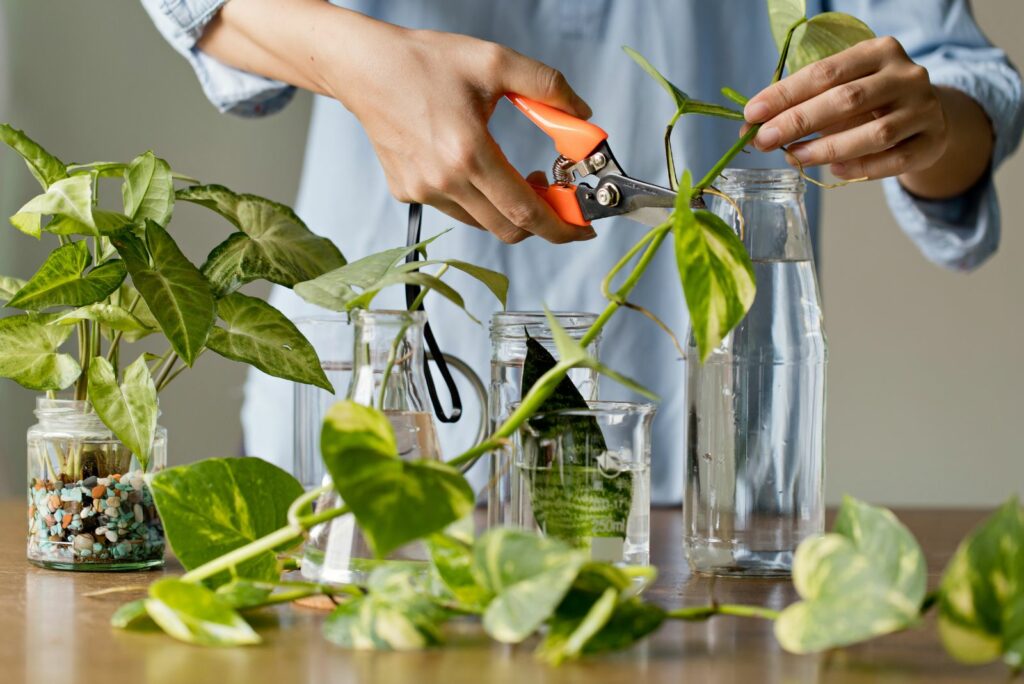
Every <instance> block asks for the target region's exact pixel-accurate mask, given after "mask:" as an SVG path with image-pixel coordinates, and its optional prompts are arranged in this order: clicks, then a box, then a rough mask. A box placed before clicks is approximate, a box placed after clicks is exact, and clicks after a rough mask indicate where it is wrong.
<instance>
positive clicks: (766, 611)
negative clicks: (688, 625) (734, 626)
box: [666, 603, 779, 622]
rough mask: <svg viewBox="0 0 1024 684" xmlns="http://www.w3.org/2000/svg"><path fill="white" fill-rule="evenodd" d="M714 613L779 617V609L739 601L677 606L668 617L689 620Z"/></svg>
mask: <svg viewBox="0 0 1024 684" xmlns="http://www.w3.org/2000/svg"><path fill="white" fill-rule="evenodd" d="M714 615H735V616H737V617H749V618H761V619H762V620H775V619H776V618H778V617H779V611H777V610H773V609H771V608H762V607H761V606H748V605H743V604H738V603H712V604H711V605H708V606H695V607H693V608H677V609H675V610H670V611H668V613H667V614H666V617H667V618H668V619H670V620H685V621H689V622H693V621H699V620H707V619H708V618H710V617H712V616H714Z"/></svg>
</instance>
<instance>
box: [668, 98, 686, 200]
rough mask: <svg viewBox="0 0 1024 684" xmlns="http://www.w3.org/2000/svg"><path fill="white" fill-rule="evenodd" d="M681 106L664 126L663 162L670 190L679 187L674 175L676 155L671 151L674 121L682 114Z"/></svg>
mask: <svg viewBox="0 0 1024 684" xmlns="http://www.w3.org/2000/svg"><path fill="white" fill-rule="evenodd" d="M683 113H684V112H683V108H682V107H680V108H679V109H677V110H676V113H675V114H673V115H672V118H671V119H669V122H668V125H667V126H665V163H666V164H667V165H668V187H669V189H671V190H678V189H679V179H678V178H677V177H676V157H675V154H673V152H672V131H673V130H675V127H676V122H677V121H679V118H680V117H681V116H682V115H683Z"/></svg>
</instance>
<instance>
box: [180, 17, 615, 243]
mask: <svg viewBox="0 0 1024 684" xmlns="http://www.w3.org/2000/svg"><path fill="white" fill-rule="evenodd" d="M288 6H289V10H288V11H287V12H284V11H283V10H281V9H278V7H279V6H276V3H274V2H272V1H271V0H232V2H229V3H227V4H226V5H225V6H224V7H223V8H222V10H221V12H220V13H219V15H218V17H217V19H216V20H215V21H214V22H212V23H211V24H210V26H209V27H208V29H207V31H206V33H205V34H204V36H203V40H202V42H201V43H200V46H201V48H202V49H203V50H204V51H207V52H209V53H211V54H212V55H213V56H214V57H217V58H218V59H220V60H221V61H225V62H227V63H229V64H232V65H233V66H241V68H248V70H250V71H256V72H257V73H261V74H263V75H266V76H269V77H271V78H278V79H281V80H285V81H288V82H290V83H294V84H296V85H299V86H301V87H306V88H309V89H312V90H315V91H317V92H320V93H322V94H325V95H329V96H331V97H334V98H335V99H337V100H338V101H340V102H341V103H342V104H343V105H344V106H345V107H346V108H347V109H349V111H351V112H352V113H353V114H354V115H355V116H356V118H358V119H359V121H360V123H361V124H362V125H363V127H364V128H365V130H366V133H367V135H368V136H369V138H370V141H371V142H372V143H373V147H374V149H375V150H376V153H377V157H378V158H379V159H380V162H381V165H382V166H383V167H384V173H385V175H386V177H387V181H388V185H389V187H390V189H391V193H392V194H393V195H394V196H395V197H396V198H397V199H399V200H400V201H403V202H421V203H423V204H429V205H431V206H434V207H436V208H438V209H440V210H441V211H443V212H445V213H447V214H448V215H450V216H452V217H454V218H456V219H458V220H459V221H463V222H464V223H468V224H470V225H473V226H477V227H480V228H484V229H486V230H488V231H490V232H491V233H493V234H494V235H495V236H496V237H497V238H498V239H500V240H502V241H503V242H507V243H515V242H520V241H521V240H523V239H525V238H527V237H529V236H530V235H539V236H540V237H543V238H544V239H546V240H548V241H550V242H555V243H564V242H571V241H574V240H587V239H590V238H593V237H595V235H596V234H595V233H594V230H593V229H592V228H590V227H589V226H588V227H579V226H574V225H570V224H568V223H565V222H564V221H562V220H561V219H560V218H559V217H558V215H557V214H556V213H555V212H554V211H553V210H552V209H551V208H550V207H549V206H548V205H547V204H546V203H545V202H544V201H543V200H541V199H540V198H539V197H538V196H537V194H536V193H535V192H534V191H533V190H532V189H531V187H530V185H529V184H528V183H527V182H526V181H525V180H524V179H523V177H522V176H521V175H520V174H519V173H518V172H517V171H516V170H515V168H513V166H512V165H511V164H510V163H509V162H508V160H507V159H506V158H505V155H504V154H503V153H502V151H501V149H500V148H499V147H498V145H497V143H496V142H495V141H494V139H493V138H492V137H491V135H490V133H489V131H488V130H487V122H488V120H489V119H490V117H491V114H492V113H493V112H494V108H495V106H496V104H497V102H498V100H499V99H500V98H501V97H502V96H503V95H504V94H505V93H509V92H515V93H519V94H521V95H524V96H526V97H529V98H531V99H534V100H537V101H539V102H543V103H546V104H549V105H551V106H553V107H557V108H558V109H562V110H564V111H567V112H569V113H571V114H573V115H575V116H579V117H582V118H587V117H589V116H590V108H589V107H588V106H587V105H586V103H585V102H583V100H582V99H581V98H580V97H579V96H578V95H577V94H576V93H575V92H573V90H572V88H571V87H570V86H569V84H568V83H567V82H566V80H565V78H564V77H563V76H562V74H560V73H559V72H558V71H556V70H555V69H552V68H551V67H549V66H547V65H545V64H542V63H541V62H538V61H536V60H533V59H530V58H528V57H525V56H523V55H521V54H519V53H518V52H516V51H514V50H512V49H510V48H507V47H504V46H501V45H498V44H496V43H491V42H487V41H484V40H478V39H475V38H470V37H468V36H463V35H459V34H453V33H440V32H436V31H421V30H410V29H405V28H401V27H398V26H394V25H391V24H387V23H385V22H381V21H377V20H375V19H371V18H369V17H366V16H364V15H361V14H358V13H356V12H351V11H349V10H344V9H341V8H338V7H334V6H332V5H330V4H328V3H324V2H311V1H302V0H300V1H299V2H295V3H291V4H289V5H288ZM300 9H301V10H303V11H299V10H300ZM231 31H236V32H239V33H241V37H240V38H238V39H235V40H231V41H230V42H229V40H228V39H229V38H230V37H231ZM218 34H221V35H218ZM254 44H255V46H256V47H255V48H254ZM268 53H269V54H268ZM243 56H246V57H247V58H243ZM338 155H339V156H344V155H345V150H338ZM540 177H541V176H540V175H532V176H531V181H535V180H539V179H540Z"/></svg>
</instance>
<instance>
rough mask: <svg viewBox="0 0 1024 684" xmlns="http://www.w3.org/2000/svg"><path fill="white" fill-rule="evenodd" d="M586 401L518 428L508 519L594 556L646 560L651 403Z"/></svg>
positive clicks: (644, 562)
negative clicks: (586, 405)
mask: <svg viewBox="0 0 1024 684" xmlns="http://www.w3.org/2000/svg"><path fill="white" fill-rule="evenodd" d="M589 405H590V407H589V408H586V409H561V410H558V411H550V412H547V413H536V414H534V415H533V416H531V417H530V419H529V420H527V421H526V423H524V424H523V426H522V427H521V428H520V429H519V434H518V435H517V448H516V452H515V463H514V468H513V471H512V521H511V522H512V524H513V525H515V526H518V527H525V528H528V529H536V530H539V531H540V532H543V533H544V534H545V535H549V536H551V537H556V538H558V539H561V540H562V541H564V542H566V543H568V544H570V545H572V546H574V547H577V548H582V549H587V550H588V551H589V552H590V557H591V559H592V560H595V561H608V562H612V563H620V564H623V565H647V564H648V563H649V561H650V538H651V534H650V532H651V522H650V520H651V423H652V422H653V421H654V411H655V409H654V404H637V403H633V402H625V401H618V402H614V401H592V402H589Z"/></svg>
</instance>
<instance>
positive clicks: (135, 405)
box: [89, 356, 157, 471]
mask: <svg viewBox="0 0 1024 684" xmlns="http://www.w3.org/2000/svg"><path fill="white" fill-rule="evenodd" d="M89 402H90V403H91V404H92V407H93V409H94V410H95V411H96V414H97V415H98V416H99V417H100V420H102V421H103V424H104V425H106V426H107V427H108V428H110V431H111V432H113V433H114V435H115V436H116V437H117V438H118V439H119V440H121V442H122V443H123V444H124V445H125V446H126V447H128V449H129V450H130V451H131V452H132V453H133V454H135V456H136V457H137V458H138V459H139V465H140V466H142V470H143V471H146V470H148V469H149V455H150V452H151V451H152V449H153V436H154V434H155V433H156V419H157V398H156V385H154V384H153V377H152V376H151V375H150V373H149V366H147V365H146V359H145V358H144V357H142V356H140V357H139V358H137V359H135V361H134V362H133V363H132V364H131V365H130V366H128V367H127V368H126V369H125V371H124V383H122V384H121V386H120V387H118V384H117V375H116V374H115V373H114V367H113V366H111V365H110V362H109V361H107V360H106V358H104V357H102V356H96V357H94V358H93V359H92V361H91V363H90V364H89Z"/></svg>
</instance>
